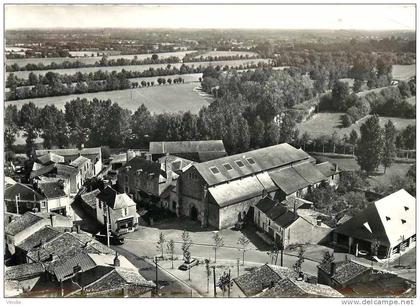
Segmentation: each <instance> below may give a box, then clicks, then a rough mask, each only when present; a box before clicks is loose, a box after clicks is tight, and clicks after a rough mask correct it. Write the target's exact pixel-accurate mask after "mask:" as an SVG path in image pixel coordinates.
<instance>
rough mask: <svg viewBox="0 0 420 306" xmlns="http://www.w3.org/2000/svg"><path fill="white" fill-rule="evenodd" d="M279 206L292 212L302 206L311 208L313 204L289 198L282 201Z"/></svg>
mask: <svg viewBox="0 0 420 306" xmlns="http://www.w3.org/2000/svg"><path fill="white" fill-rule="evenodd" d="M281 204H283V205H285V206H287V208H288V209H289V210H294V209H295V208H296V209H299V208H301V207H303V206H313V204H314V203H312V202H311V201H307V200H305V199H301V198H298V197H295V196H290V197H288V198H287V199H285V200H283V201H282V202H281Z"/></svg>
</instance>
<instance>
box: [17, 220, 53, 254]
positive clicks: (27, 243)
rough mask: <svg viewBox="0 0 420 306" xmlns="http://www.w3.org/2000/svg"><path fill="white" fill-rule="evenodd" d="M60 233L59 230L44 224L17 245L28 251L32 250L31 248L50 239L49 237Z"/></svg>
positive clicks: (51, 237)
mask: <svg viewBox="0 0 420 306" xmlns="http://www.w3.org/2000/svg"><path fill="white" fill-rule="evenodd" d="M59 235H61V232H60V231H58V230H56V229H54V228H51V227H49V226H46V227H44V228H42V229H40V230H39V231H36V232H35V233H33V234H32V235H31V236H29V237H28V238H26V239H25V240H23V241H22V242H21V243H19V244H18V245H17V246H18V247H19V248H20V249H22V250H24V251H26V252H28V251H30V250H32V249H33V248H36V247H40V246H41V245H42V244H44V243H46V242H48V241H50V240H51V239H53V238H55V237H57V236H59Z"/></svg>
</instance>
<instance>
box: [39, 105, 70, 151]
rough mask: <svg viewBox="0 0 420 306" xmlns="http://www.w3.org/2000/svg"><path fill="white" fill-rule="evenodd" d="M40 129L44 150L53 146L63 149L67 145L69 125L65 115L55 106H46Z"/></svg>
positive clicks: (42, 111) (42, 112) (43, 110)
mask: <svg viewBox="0 0 420 306" xmlns="http://www.w3.org/2000/svg"><path fill="white" fill-rule="evenodd" d="M40 115H41V118H42V120H41V121H40V128H41V130H42V133H41V137H42V138H43V139H44V148H49V149H51V148H52V147H53V146H58V147H59V148H63V147H65V146H66V145H67V142H68V138H67V124H66V121H65V118H64V113H63V112H62V111H61V110H59V109H58V108H57V107H56V106H55V105H46V106H44V108H43V109H42V110H41V114H40Z"/></svg>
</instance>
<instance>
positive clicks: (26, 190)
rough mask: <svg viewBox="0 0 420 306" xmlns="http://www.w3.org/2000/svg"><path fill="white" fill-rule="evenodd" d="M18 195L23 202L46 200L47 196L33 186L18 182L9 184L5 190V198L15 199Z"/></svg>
mask: <svg viewBox="0 0 420 306" xmlns="http://www.w3.org/2000/svg"><path fill="white" fill-rule="evenodd" d="M16 196H18V197H19V199H20V201H23V202H26V201H27V202H34V201H36V202H38V201H42V200H45V196H44V195H42V194H40V193H39V192H37V191H35V190H34V189H33V188H32V186H30V185H26V184H22V183H16V184H14V185H12V186H9V187H7V188H6V189H5V191H4V200H8V201H15V200H16Z"/></svg>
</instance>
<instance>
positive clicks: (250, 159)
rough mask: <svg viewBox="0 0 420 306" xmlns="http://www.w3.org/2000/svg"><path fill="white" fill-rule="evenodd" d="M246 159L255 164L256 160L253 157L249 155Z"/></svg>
mask: <svg viewBox="0 0 420 306" xmlns="http://www.w3.org/2000/svg"><path fill="white" fill-rule="evenodd" d="M246 160H247V161H248V163H249V164H250V165H253V164H255V160H254V159H253V158H252V157H248V158H247V159H246Z"/></svg>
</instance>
